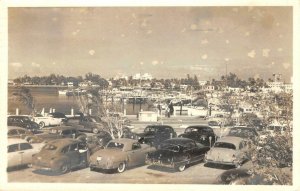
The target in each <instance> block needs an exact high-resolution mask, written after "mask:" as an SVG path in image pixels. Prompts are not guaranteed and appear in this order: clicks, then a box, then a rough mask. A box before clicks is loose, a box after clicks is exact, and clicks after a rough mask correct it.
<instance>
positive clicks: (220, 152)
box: [207, 147, 237, 160]
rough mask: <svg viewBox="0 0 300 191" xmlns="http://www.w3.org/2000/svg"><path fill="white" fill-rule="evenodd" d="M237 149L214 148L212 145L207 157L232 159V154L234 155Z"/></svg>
mask: <svg viewBox="0 0 300 191" xmlns="http://www.w3.org/2000/svg"><path fill="white" fill-rule="evenodd" d="M236 154H237V151H236V150H233V149H226V148H216V147H213V148H212V149H210V150H209V151H208V152H207V159H212V160H229V159H232V158H233V157H232V156H233V155H236Z"/></svg>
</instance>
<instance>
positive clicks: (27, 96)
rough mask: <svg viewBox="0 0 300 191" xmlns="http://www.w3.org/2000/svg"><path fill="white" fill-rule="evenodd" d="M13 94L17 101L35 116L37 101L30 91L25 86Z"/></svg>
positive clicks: (18, 88)
mask: <svg viewBox="0 0 300 191" xmlns="http://www.w3.org/2000/svg"><path fill="white" fill-rule="evenodd" d="M12 94H13V96H14V97H15V99H17V101H19V102H21V103H22V104H23V105H24V106H25V107H26V108H27V109H28V110H29V111H30V113H31V114H32V115H34V112H35V100H34V98H33V96H32V95H31V92H30V89H28V88H26V87H24V86H18V87H17V88H16V90H15V91H14V92H13V93H12Z"/></svg>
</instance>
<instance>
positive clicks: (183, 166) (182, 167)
mask: <svg viewBox="0 0 300 191" xmlns="http://www.w3.org/2000/svg"><path fill="white" fill-rule="evenodd" d="M185 166H186V165H185V164H182V165H179V166H178V167H177V170H178V171H179V172H182V171H184V170H185Z"/></svg>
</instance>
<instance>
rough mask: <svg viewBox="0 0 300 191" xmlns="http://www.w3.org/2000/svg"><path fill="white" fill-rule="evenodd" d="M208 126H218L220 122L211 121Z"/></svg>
mask: <svg viewBox="0 0 300 191" xmlns="http://www.w3.org/2000/svg"><path fill="white" fill-rule="evenodd" d="M208 125H211V126H218V125H219V124H218V122H217V121H209V122H208Z"/></svg>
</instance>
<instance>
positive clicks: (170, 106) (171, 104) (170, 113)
mask: <svg viewBox="0 0 300 191" xmlns="http://www.w3.org/2000/svg"><path fill="white" fill-rule="evenodd" d="M173 114H174V107H173V103H172V102H170V104H169V115H168V117H170V115H173Z"/></svg>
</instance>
